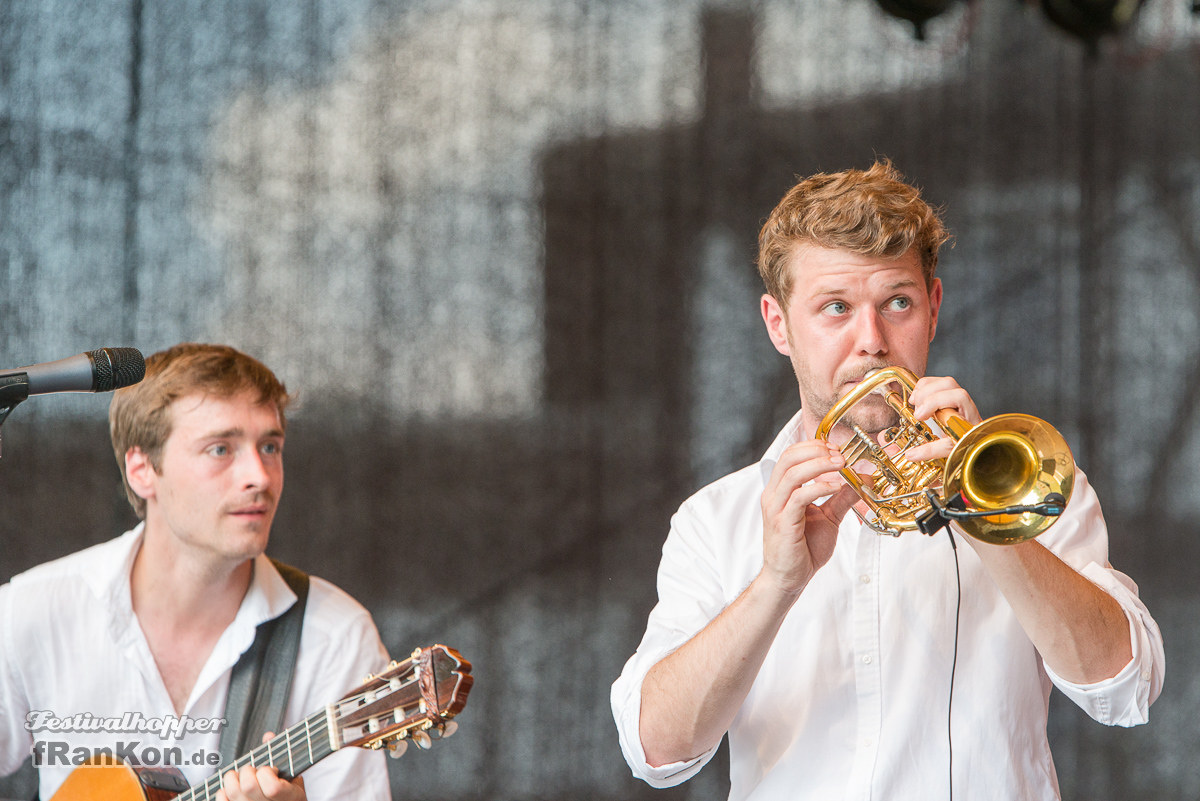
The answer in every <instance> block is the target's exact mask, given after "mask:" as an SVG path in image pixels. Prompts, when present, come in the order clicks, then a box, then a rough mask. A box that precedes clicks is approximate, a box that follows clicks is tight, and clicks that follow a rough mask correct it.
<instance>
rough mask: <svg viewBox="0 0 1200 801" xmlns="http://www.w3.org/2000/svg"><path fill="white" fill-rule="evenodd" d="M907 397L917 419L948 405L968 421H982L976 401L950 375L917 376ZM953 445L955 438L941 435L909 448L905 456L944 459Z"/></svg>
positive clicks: (972, 422)
mask: <svg viewBox="0 0 1200 801" xmlns="http://www.w3.org/2000/svg"><path fill="white" fill-rule="evenodd" d="M908 401H909V404H911V405H912V407H913V416H914V417H916V418H917V419H918V420H928V419H930V418H931V417H934V416H935V415H936V414H937V412H939V411H940V410H942V409H949V410H950V411H951V412H953V413H954V414H957V415H958V416H959V417H961V418H963V419H964V420H966V421H967V422H968V423H970V424H971V425H978V424H979V423H980V422H982V421H983V418H982V417H981V416H980V414H979V409H977V408H976V407H975V401H973V400H971V396H970V395H968V394H967V391H966V390H965V389H963V388H962V387H960V386H959V385H958V382H957V381H955V380H954V379H953V378H951V377H950V376H925V377H924V378H922V379H920V380H918V381H917V384H916V386H915V387H913V390H912V393H911V394H909V396H908ZM953 449H954V440H953V439H951V438H950V437H947V436H943V437H939V438H938V439H936V440H934V441H933V442H929V443H926V444H925V445H916V446H913V447H912V448H909V449H908V450H907V451H906V452H905V456H906V457H908V459H909V460H911V461H914V462H924V461H928V460H930V459H945V458H946V457H947V456H949V455H950V451H952V450H953Z"/></svg>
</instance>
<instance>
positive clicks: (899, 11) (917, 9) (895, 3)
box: [875, 0, 954, 41]
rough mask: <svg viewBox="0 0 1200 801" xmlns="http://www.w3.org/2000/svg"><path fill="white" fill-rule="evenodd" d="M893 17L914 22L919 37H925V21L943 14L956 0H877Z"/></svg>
mask: <svg viewBox="0 0 1200 801" xmlns="http://www.w3.org/2000/svg"><path fill="white" fill-rule="evenodd" d="M875 1H876V2H877V3H879V5H880V6H881V7H882V8H883V10H884V11H886V12H887V13H889V14H891V15H892V16H893V17H899V18H900V19H906V20H908V21H909V22H911V23H912V24H913V28H914V31H913V32H914V34H915V35H916V37H917V39H920V40H922V41H924V39H925V23H926V22H928V21H929V20H931V19H933V18H934V17H936V16H937V15H938V14H941V13H942V12H943V11H945V10H946V9H947V8H949V7H950V4H951V3H953V2H954V0H875Z"/></svg>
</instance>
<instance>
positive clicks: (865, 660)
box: [863, 654, 871, 665]
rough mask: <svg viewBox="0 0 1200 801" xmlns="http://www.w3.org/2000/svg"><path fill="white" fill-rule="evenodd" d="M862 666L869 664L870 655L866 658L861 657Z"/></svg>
mask: <svg viewBox="0 0 1200 801" xmlns="http://www.w3.org/2000/svg"><path fill="white" fill-rule="evenodd" d="M863 664H864V665H869V664H871V655H870V654H867V655H866V656H864V657H863Z"/></svg>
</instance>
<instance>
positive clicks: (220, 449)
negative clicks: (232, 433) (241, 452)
mask: <svg viewBox="0 0 1200 801" xmlns="http://www.w3.org/2000/svg"><path fill="white" fill-rule="evenodd" d="M208 452H209V453H211V454H212V455H213V456H225V455H227V454H228V453H229V446H228V445H213V446H212V447H210V448H209V449H208Z"/></svg>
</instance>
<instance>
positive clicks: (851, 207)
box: [758, 159, 950, 309]
mask: <svg viewBox="0 0 1200 801" xmlns="http://www.w3.org/2000/svg"><path fill="white" fill-rule="evenodd" d="M949 239H950V234H949V233H948V232H947V231H946V228H945V226H944V225H943V223H942V219H941V216H940V214H939V212H938V211H937V210H936V209H934V208H933V207H931V206H930V205H929V204H928V203H926V202H925V201H924V200H923V199H922V198H921V191H920V190H919V189H917V188H916V187H914V186H912V185H911V184H909V183H907V182H906V181H905V180H904V176H903V175H901V174H900V172H899V171H898V170H896V168H895V167H893V166H892V163H891V162H890V161H889V160H887V159H880V160H879V161H876V162H875V164H873V165H872V166H871V168H870V169H868V170H845V171H843V172H837V173H828V174H827V173H818V174H816V175H813V176H810V177H808V178H805V179H803V180H801V181H800V182H799V183H798V184H796V185H795V186H793V187H792V188H791V189H790V190H789V191H788V193H787V194H786V195H784V196H783V199H782V200H781V201H779V205H777V206H776V207H775V209H774V210H773V211H772V212H771V216H770V217H768V218H767V222H766V224H764V225H763V227H762V230H761V231H760V232H759V235H758V272H759V275H760V276H762V280H763V285H764V286H765V287H766V291H767V293H768V294H769V295H771V296H772V297H774V298H775V300H777V301H778V302H779V304H780V306H781V307H783V308H785V309H786V308H787V301H788V297H789V296H790V295H791V291H792V276H791V271H790V270H788V259H789V257H790V256H791V254H792V253H793V252H794V251H795V248H796V246H797V245H805V244H808V245H817V246H819V247H823V248H829V249H831V250H847V251H850V252H853V253H858V254H861V255H864V256H878V257H880V258H884V259H895V258H899V257H901V256H903V255H904V254H906V253H908V252H909V251H910V250H913V249H915V250H916V252H917V254H918V255H919V256H920V259H921V268H922V272H923V273H924V276H925V285H926V286H927V287H929V286H932V284H933V278H934V272H935V271H936V270H937V262H938V250H939V249H940V248H941V246H942V245H943V244H945V243H946V242H947V241H948V240H949Z"/></svg>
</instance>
